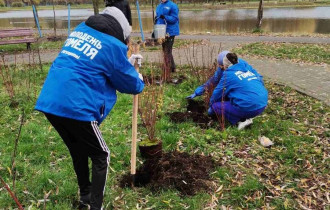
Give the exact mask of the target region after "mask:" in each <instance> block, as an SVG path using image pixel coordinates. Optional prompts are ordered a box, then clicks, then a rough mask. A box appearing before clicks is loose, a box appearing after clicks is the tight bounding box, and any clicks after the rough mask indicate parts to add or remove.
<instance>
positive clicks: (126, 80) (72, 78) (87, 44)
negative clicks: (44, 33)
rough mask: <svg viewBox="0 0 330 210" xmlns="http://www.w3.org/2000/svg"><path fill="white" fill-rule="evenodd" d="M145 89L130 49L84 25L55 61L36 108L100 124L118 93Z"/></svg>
mask: <svg viewBox="0 0 330 210" xmlns="http://www.w3.org/2000/svg"><path fill="white" fill-rule="evenodd" d="M143 88H144V83H143V81H141V80H140V79H139V75H138V73H137V72H136V71H135V69H134V67H133V66H132V65H131V63H130V62H129V61H128V60H127V46H126V45H125V44H123V43H122V42H120V41H119V40H118V39H116V38H114V37H112V36H110V35H107V34H104V33H101V32H99V31H97V30H95V29H93V28H90V27H88V26H86V25H85V23H81V24H80V25H78V26H77V28H76V29H75V30H74V31H73V32H72V33H71V34H70V36H69V37H68V39H67V40H66V42H65V43H64V46H63V48H62V49H61V52H60V53H59V55H58V57H57V58H56V59H55V61H54V62H53V64H52V66H51V68H50V70H49V73H48V76H47V78H46V81H45V83H44V86H43V88H42V90H41V93H40V96H39V98H38V100H37V104H36V106H35V109H36V110H39V111H41V112H45V113H49V114H53V115H57V116H60V117H66V118H71V119H75V120H80V121H98V123H99V124H100V123H101V122H102V121H103V120H104V119H105V117H106V116H107V115H108V114H109V112H110V111H111V109H112V107H113V106H114V104H115V103H116V100H117V95H116V90H118V91H119V92H122V93H129V94H138V93H140V92H141V91H142V90H143Z"/></svg>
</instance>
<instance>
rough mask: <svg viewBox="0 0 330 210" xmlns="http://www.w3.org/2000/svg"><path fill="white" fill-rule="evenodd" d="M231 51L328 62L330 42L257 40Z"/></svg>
mask: <svg viewBox="0 0 330 210" xmlns="http://www.w3.org/2000/svg"><path fill="white" fill-rule="evenodd" d="M233 51H234V52H236V53H238V54H241V55H252V56H258V57H266V58H276V59H288V60H292V61H295V62H308V63H326V64H330V44H293V43H265V42H257V43H251V44H246V45H243V46H240V47H238V48H236V49H234V50H233Z"/></svg>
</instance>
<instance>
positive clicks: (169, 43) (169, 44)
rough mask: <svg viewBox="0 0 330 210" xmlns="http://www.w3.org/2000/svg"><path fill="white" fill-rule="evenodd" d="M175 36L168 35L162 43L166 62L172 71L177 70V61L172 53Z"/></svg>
mask: <svg viewBox="0 0 330 210" xmlns="http://www.w3.org/2000/svg"><path fill="white" fill-rule="evenodd" d="M174 38H175V36H170V37H166V38H165V41H164V42H163V43H162V46H163V53H164V58H165V64H166V65H168V66H169V67H170V69H171V71H172V72H175V68H176V67H175V63H174V59H173V55H172V49H173V43H174Z"/></svg>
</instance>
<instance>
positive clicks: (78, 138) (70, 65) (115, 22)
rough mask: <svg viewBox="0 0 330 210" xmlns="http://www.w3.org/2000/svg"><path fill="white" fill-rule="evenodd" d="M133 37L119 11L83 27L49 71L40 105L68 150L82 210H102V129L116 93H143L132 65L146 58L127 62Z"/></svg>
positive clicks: (97, 17)
mask: <svg viewBox="0 0 330 210" xmlns="http://www.w3.org/2000/svg"><path fill="white" fill-rule="evenodd" d="M130 32H131V27H130V26H129V23H128V21H127V19H126V18H125V16H124V14H123V13H122V12H121V11H120V10H119V9H117V8H116V7H107V8H106V9H105V10H104V12H103V14H99V15H94V16H91V17H89V18H88V19H87V20H86V21H85V22H83V23H81V24H79V25H78V26H77V27H76V28H75V30H74V31H73V32H72V33H71V34H70V35H69V37H68V39H67V40H66V41H65V43H64V46H63V48H62V49H61V51H60V53H59V55H58V57H57V58H56V59H55V61H54V62H53V64H52V66H51V67H50V70H49V73H48V76H47V78H46V81H45V83H44V85H43V88H42V90H41V93H40V95H39V98H38V100H37V103H36V106H35V109H36V110H38V111H40V112H43V113H44V114H45V115H46V117H47V119H48V120H49V121H50V123H51V124H52V125H53V127H54V128H55V129H56V131H57V132H58V133H59V135H60V136H61V138H62V139H63V141H64V143H65V144H66V146H67V147H68V149H69V152H70V154H71V157H72V161H73V166H74V170H75V173H76V176H77V179H78V185H79V190H80V201H79V202H80V204H79V208H83V207H88V206H90V209H101V208H102V202H103V196H104V189H105V183H106V177H107V171H108V164H109V161H110V159H109V158H110V151H109V149H108V147H107V144H106V142H105V141H104V139H103V137H102V134H101V132H100V129H99V125H100V124H101V123H102V121H103V120H104V119H105V118H106V116H107V115H108V114H109V112H110V111H111V109H112V108H113V106H114V105H115V103H116V99H117V95H116V91H119V92H121V93H128V94H138V93H140V92H141V91H142V90H143V88H144V83H143V78H142V76H141V75H139V74H138V73H137V72H136V71H135V68H134V66H133V64H134V62H135V60H136V59H142V56H141V55H132V56H131V58H130V59H127V50H128V48H127V45H126V44H127V42H128V39H129V35H130ZM89 158H90V159H91V161H92V178H91V180H90V178H89V177H90V173H89V167H88V159H89Z"/></svg>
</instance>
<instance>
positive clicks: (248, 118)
mask: <svg viewBox="0 0 330 210" xmlns="http://www.w3.org/2000/svg"><path fill="white" fill-rule="evenodd" d="M218 66H219V67H218V69H217V71H216V72H215V74H214V75H213V76H212V77H211V78H210V79H209V80H208V81H207V82H206V83H204V84H203V85H201V86H199V87H198V88H197V89H196V90H195V92H194V93H193V94H191V95H190V96H188V97H187V99H193V98H195V97H196V96H200V95H202V94H203V93H204V92H205V90H206V89H207V88H209V87H211V86H214V87H215V89H214V90H213V93H212V96H211V98H210V102H209V106H210V107H209V110H208V114H209V115H217V116H222V112H224V116H225V118H226V119H227V120H228V121H229V122H230V123H231V124H232V125H236V124H237V125H238V129H239V130H241V129H243V128H245V127H246V126H248V125H251V124H252V123H253V120H252V119H253V118H254V117H256V116H258V115H260V114H261V113H262V112H263V111H264V110H265V108H266V106H267V102H268V91H267V89H266V88H265V86H264V82H263V79H262V76H261V75H260V74H259V73H258V72H257V71H256V70H255V69H254V68H253V67H252V66H251V65H249V64H248V63H247V62H246V61H245V60H243V59H240V58H238V57H237V55H236V54H235V53H231V52H229V51H223V52H221V53H220V54H219V56H218Z"/></svg>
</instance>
